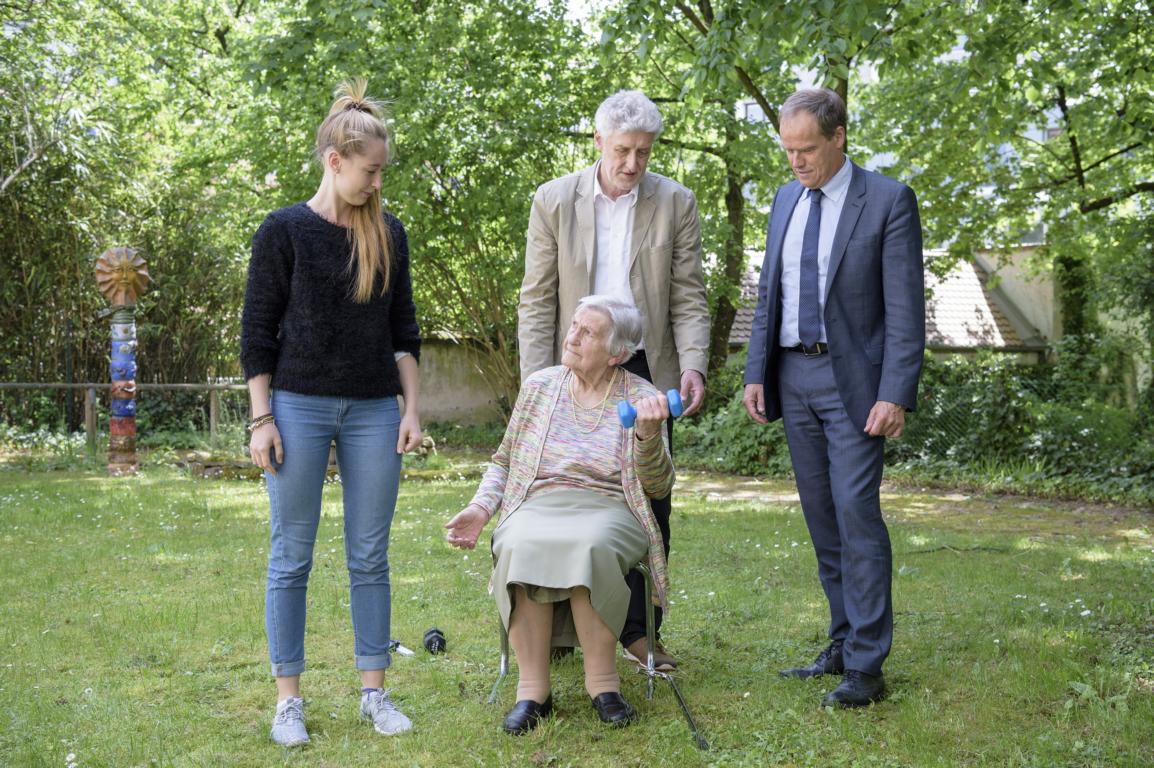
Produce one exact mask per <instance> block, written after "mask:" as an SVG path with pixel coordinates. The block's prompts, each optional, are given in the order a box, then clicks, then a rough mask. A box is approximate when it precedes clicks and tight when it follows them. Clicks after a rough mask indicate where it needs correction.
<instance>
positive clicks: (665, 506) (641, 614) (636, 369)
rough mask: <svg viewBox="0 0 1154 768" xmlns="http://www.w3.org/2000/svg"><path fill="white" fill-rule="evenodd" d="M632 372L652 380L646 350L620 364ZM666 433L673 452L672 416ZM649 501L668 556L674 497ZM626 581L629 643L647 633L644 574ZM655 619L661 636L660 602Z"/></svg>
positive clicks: (632, 574)
mask: <svg viewBox="0 0 1154 768" xmlns="http://www.w3.org/2000/svg"><path fill="white" fill-rule="evenodd" d="M621 367H622V368H624V369H625V370H627V371H629V372H630V373H632V374H635V375H637V376H640V377H641V378H643V379H645V380H646V381H648V382H649V383H650V384H652V383H653V377H652V376H651V375H650V372H649V363H648V361H647V360H646V359H645V350H638V351H637V354H635V355H634V356H633V357H631V358H629V360H628V361H627V362H625V363H623V364H622V366H621ZM665 427H666V430H667V432H666V434H667V435H668V437H669V453H670V456H672V455H673V419H669V420H668V421H666V422H665ZM649 505H650V506H651V507H652V508H653V517H654V518H655V519H656V520H657V527H658V528H659V529H660V530H661V543H662V544H663V545H664V546H665V556H666V557H669V515H670V513H671V512H672V511H673V497H672V496H666V497H665V498H664V499H650V500H649ZM625 583H626V584H628V585H629V613H628V614H627V615H626V617H625V627H624V628H623V629H622V630H621V635H620V639H621V644H622V645H626V646H627V645H629V644H630V643H632V642H633V641H634V640H637V639H638V638H640V637H645V577H644V576H643V575H642V574H641V573H640V572H639V571H636V570H631V571H629V573H628V574H626V575H625ZM653 610H654V615H653V623H654V627H655V629H656V631H657V633H658V637H660V632H661V619H662V611H661V606H655V607H654V609H653Z"/></svg>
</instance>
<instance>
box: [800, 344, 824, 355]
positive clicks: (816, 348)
mask: <svg viewBox="0 0 1154 768" xmlns="http://www.w3.org/2000/svg"><path fill="white" fill-rule="evenodd" d="M799 346H800V347H801V353H802V354H803V355H805V356H806V357H819V356H820V355H821V342H820V341H816V342H814V344H813V346H812V347H807V346H806V345H804V344H800V345H799Z"/></svg>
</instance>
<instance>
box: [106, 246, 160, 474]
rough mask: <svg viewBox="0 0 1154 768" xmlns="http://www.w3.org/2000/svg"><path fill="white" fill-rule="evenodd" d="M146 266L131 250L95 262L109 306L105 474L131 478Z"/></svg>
mask: <svg viewBox="0 0 1154 768" xmlns="http://www.w3.org/2000/svg"><path fill="white" fill-rule="evenodd" d="M149 280H150V278H149V276H148V265H147V264H146V263H145V261H144V259H142V258H141V257H140V256H139V255H138V254H137V253H136V251H135V250H134V249H132V248H110V249H109V250H107V251H105V252H104V253H103V254H101V255H100V258H99V259H97V260H96V285H97V287H99V289H100V292H101V293H102V294H103V295H104V298H106V299H108V301H109V303H110V304H111V305H112V364H111V374H112V399H111V406H110V409H109V410H110V412H111V417H110V418H109V422H108V431H109V434H110V437H109V441H108V473H109V474H110V475H126V474H134V473H135V472H136V470H137V468H138V466H139V465H138V464H137V463H136V318H135V313H136V297H137V296H139V295H140V294H142V293H144V290H145V288H147V287H148V282H149Z"/></svg>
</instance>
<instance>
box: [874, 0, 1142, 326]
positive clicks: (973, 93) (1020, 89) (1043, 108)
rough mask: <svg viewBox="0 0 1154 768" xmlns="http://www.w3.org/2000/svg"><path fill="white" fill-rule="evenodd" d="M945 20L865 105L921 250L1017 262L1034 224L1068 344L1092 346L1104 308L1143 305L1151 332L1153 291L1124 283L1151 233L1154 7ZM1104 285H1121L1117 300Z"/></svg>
mask: <svg viewBox="0 0 1154 768" xmlns="http://www.w3.org/2000/svg"><path fill="white" fill-rule="evenodd" d="M943 13H945V14H946V16H945V19H944V21H945V23H944V25H943V28H944V29H945V30H948V33H947V34H939V35H937V36H934V37H931V38H928V39H921V40H912V39H905V40H903V41H902V42H901V44H895V46H894V49H895V50H894V55H893V56H892V57H891V58H890V59H888V60H887V61H886V62H884V63H883V65H882V66H881V68H880V71H879V77H878V80H877V82H876V83H873V84H871V85H870V86H869V87H867V88H864V89H863V92H862V103H863V108H862V120H863V124H865V125H866V126H868V134H869V136H870V145H871V148H872V149H874V150H876V151H878V152H887V153H891V156H892V157H893V158H894V160H893V163H892V165H891V169H892V170H893V172H895V173H897V174H899V175H903V176H907V177H911V178H913V182H912V183H913V184H914V187H915V189H917V191H918V194H919V196H920V197H921V199H922V201H923V210H924V218H923V222H924V225H925V227H926V228H927V231H928V233H929V234H930V237H929V238H927V239H928V240H929V241H930V242H939V243H949V245H950V250H951V254H952V256H953V257H954V258H957V257H961V256H964V255H967V254H969V253H972V252H973V251H974V250H975V249H976V248H979V247H982V246H985V245H988V244H991V243H992V244H994V245H996V246H999V247H1002V248H1005V249H1010V248H1012V247H1014V246H1015V245H1016V244H1017V243H1018V242H1019V241H1020V240H1021V236H1022V233H1023V232H1025V231H1028V230H1031V229H1034V228H1036V227H1038V226H1039V225H1040V226H1042V227H1044V229H1045V244H1044V246H1043V247H1042V249H1041V250H1040V253H1039V256H1040V258H1041V260H1042V262H1043V264H1045V265H1047V266H1049V267H1051V268H1052V270H1053V274H1054V277H1055V280H1056V282H1057V286H1058V297H1059V301H1060V305H1061V310H1062V315H1063V320H1064V326H1065V332H1066V333H1069V334H1084V333H1092V332H1094V330H1095V329H1096V327H1097V324H1098V311H1099V310H1100V309H1109V308H1110V307H1118V308H1120V309H1121V308H1138V307H1140V308H1141V309H1140V310H1139V311H1140V312H1141V313H1142V314H1143V315H1145V318H1146V321H1147V324H1148V325H1149V321H1150V319H1151V316H1150V311H1151V310H1150V307H1151V304H1150V303H1149V302H1148V301H1146V302H1144V301H1143V298H1144V294H1143V292H1144V291H1146V290H1147V289H1146V288H1145V287H1144V281H1142V280H1140V279H1139V280H1134V281H1129V280H1125V279H1123V280H1119V279H1117V278H1118V276H1120V275H1123V274H1127V273H1129V272H1132V271H1133V270H1132V268H1131V267H1127V266H1126V265H1127V264H1132V263H1133V259H1134V257H1135V255H1136V254H1135V251H1134V245H1135V241H1136V240H1137V242H1141V235H1139V233H1142V232H1148V231H1149V226H1150V225H1149V221H1150V215H1151V192H1154V147H1152V142H1151V139H1152V138H1154V98H1152V96H1154V74H1152V73H1151V68H1150V66H1149V50H1148V48H1149V46H1148V42H1149V29H1150V28H1151V24H1152V23H1154V16H1152V14H1151V9H1150V5H1149V4H1148V3H1124V2H1115V1H1114V0H1086V1H1083V0H1062V1H1061V2H1056V3H1055V2H1046V3H1040V2H1032V1H1031V0H1027V1H1026V2H1018V1H1016V0H1015V1H1014V2H1009V0H988V1H986V2H981V3H963V4H959V5H957V6H955V7H953V8H950V9H949V10H947V11H944V12H943ZM1142 252H1143V249H1141V248H1139V249H1138V253H1139V254H1141V253H1142ZM1147 263H1148V262H1147ZM1099 274H1107V275H1113V276H1114V278H1112V279H1113V285H1112V287H1111V289H1110V290H1107V291H1103V290H1102V289H1101V287H1100V286H1099V284H1098V281H1097V280H1096V276H1097V275H1099ZM1127 285H1131V286H1132V287H1133V291H1132V292H1131V291H1130V290H1129V289H1128V288H1127ZM1146 295H1147V296H1148V294H1146Z"/></svg>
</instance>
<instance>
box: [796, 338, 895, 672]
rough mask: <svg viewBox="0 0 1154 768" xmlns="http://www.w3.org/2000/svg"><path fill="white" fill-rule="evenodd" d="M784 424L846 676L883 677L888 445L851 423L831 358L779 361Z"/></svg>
mask: <svg viewBox="0 0 1154 768" xmlns="http://www.w3.org/2000/svg"><path fill="white" fill-rule="evenodd" d="M779 362H780V365H779V378H778V384H779V393H780V395H781V407H782V420H783V422H784V425H785V436H786V440H787V442H788V443H789V453H790V458H791V460H792V462H793V471H794V475H795V476H796V478H797V490H798V494H799V495H800V497H801V508H802V512H803V513H804V515H805V523H806V526H807V527H808V528H809V534H810V538H811V539H812V540H813V547H814V550H815V551H816V553H817V565H818V576H819V578H820V579H821V585H822V588H823V589H824V590H825V596H826V600H828V602H829V613H830V624H829V637H830V639H831V640H833V641H834V642H839V641H840V642H842V643H843V645H842V654H843V657H844V659H845V666H846V669H854V670H857V671H859V672H864V673H866V674H869V675H879V674H881V670H882V664H883V662H884V661H885V659H886V657H887V656H888V655H889V652H890V645H891V644H892V642H893V607H892V600H891V595H890V589H891V579H892V570H893V556H892V552H891V548H890V537H889V531H888V529H887V528H886V524H885V521H884V520H883V519H882V512H881V498H880V487H881V478H882V462H883V458H884V452H885V438H882V437H870V436H869V435H867V434H865V432H863V431H862V430H860V429H858V428H857V427H855V426H854V425H853V423H852V422H851V421H850V418H849V415H848V414H847V413H846V410H845V406H844V404H843V402H842V398H841V395H840V394H839V393H838V389H837V382H836V381H835V380H834V372H833V364H832V360H831V357H830V354H828V353H827V354H823V355H817V356H813V357H806V356H805V355H803V354H801V353H799V352H791V351H786V350H782V351H781V352H780V357H779Z"/></svg>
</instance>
